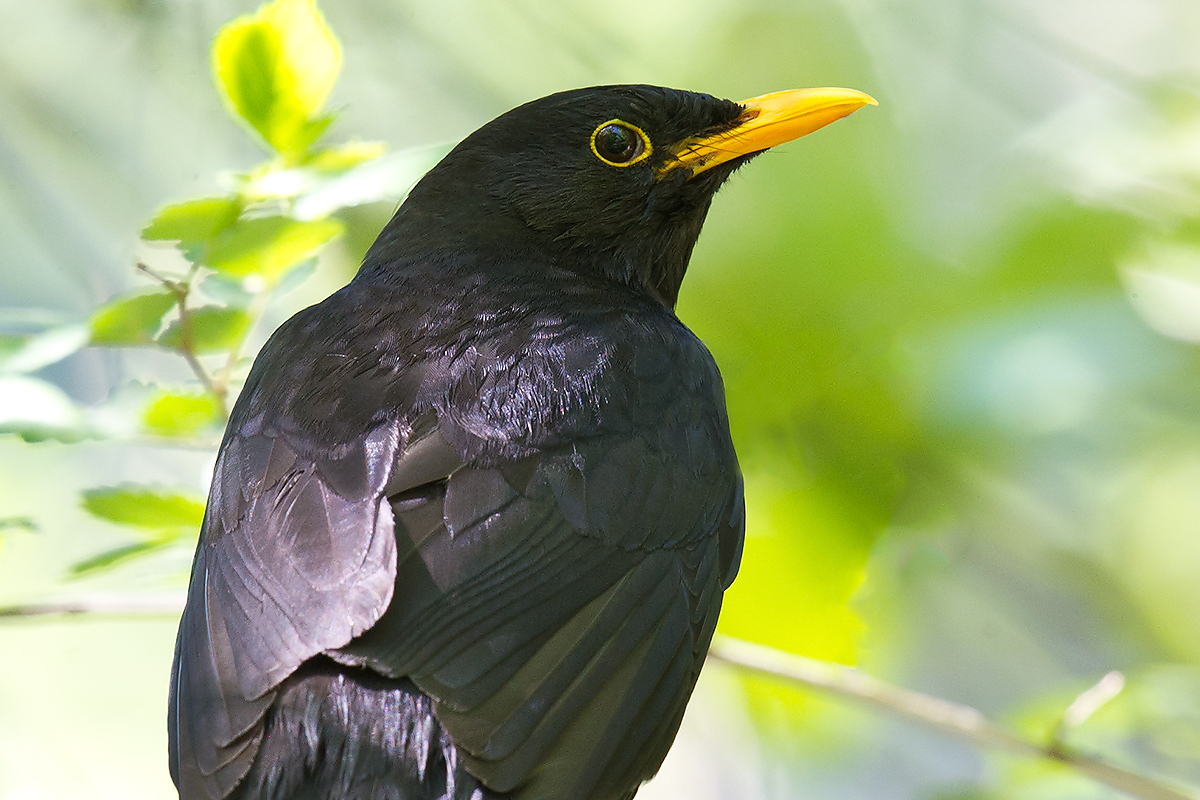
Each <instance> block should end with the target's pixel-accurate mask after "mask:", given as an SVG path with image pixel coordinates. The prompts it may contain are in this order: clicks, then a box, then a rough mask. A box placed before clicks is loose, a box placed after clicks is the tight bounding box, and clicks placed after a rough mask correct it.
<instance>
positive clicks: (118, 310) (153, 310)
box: [88, 292, 175, 345]
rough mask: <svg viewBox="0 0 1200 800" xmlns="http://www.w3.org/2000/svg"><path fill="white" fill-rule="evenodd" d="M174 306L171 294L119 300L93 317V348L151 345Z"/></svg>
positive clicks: (156, 294)
mask: <svg viewBox="0 0 1200 800" xmlns="http://www.w3.org/2000/svg"><path fill="white" fill-rule="evenodd" d="M174 305H175V296H174V295H172V294H170V293H169V292H151V293H148V294H135V295H129V296H126V297H119V298H117V299H116V300H113V301H111V302H109V303H107V304H105V305H103V306H101V307H100V308H99V309H97V311H96V313H94V314H92V318H91V320H90V321H89V323H88V324H89V326H90V328H91V335H92V344H113V345H121V344H150V343H151V342H153V341H154V334H156V333H158V329H159V327H160V326H161V325H162V318H163V315H164V314H166V313H167V311H169V310H170V309H171V308H172V307H173V306H174Z"/></svg>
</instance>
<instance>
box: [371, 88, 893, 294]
mask: <svg viewBox="0 0 1200 800" xmlns="http://www.w3.org/2000/svg"><path fill="white" fill-rule="evenodd" d="M874 103H875V101H874V100H873V99H872V98H870V97H869V96H867V95H865V94H863V93H861V92H857V91H854V90H851V89H830V88H825V89H801V90H796V91H789V92H777V93H774V94H769V95H764V96H762V97H756V98H753V99H751V100H746V101H743V102H740V103H736V102H733V101H730V100H722V99H719V98H715V97H712V96H710V95H707V94H699V93H695V92H686V91H679V90H675V89H666V88H662V87H657V86H636V85H630V86H599V87H593V88H588V89H576V90H573V91H567V92H560V93H558V94H553V95H550V96H548V97H543V98H541V99H539V100H534V101H532V102H529V103H526V104H524V105H522V106H518V107H517V108H514V109H513V110H512V111H509V112H507V113H505V114H502V115H501V116H499V117H497V118H496V119H494V120H492V121H491V122H489V123H488V124H486V125H484V126H483V127H482V128H480V129H479V130H477V131H475V132H474V133H472V134H471V135H470V136H468V137H467V138H466V139H464V140H463V141H462V142H461V143H460V144H459V145H458V146H457V147H455V148H454V150H452V151H451V152H450V153H449V154H448V155H447V156H446V157H445V158H444V159H443V160H442V161H441V162H440V163H439V164H438V165H437V166H436V167H434V168H433V169H432V170H431V171H430V172H429V173H428V174H427V175H426V176H425V177H424V178H423V179H422V180H421V181H420V182H419V183H418V184H417V185H416V186H415V187H414V188H413V190H412V192H411V193H410V195H409V197H408V199H407V200H406V201H405V203H404V205H402V206H401V208H400V209H399V211H398V212H397V214H396V216H395V218H394V219H393V220H392V222H391V223H390V224H389V226H388V228H387V229H385V230H384V232H383V234H381V236H380V238H379V241H377V242H376V244H375V246H374V247H373V248H372V250H371V252H370V253H368V255H367V259H366V261H365V262H364V270H369V271H371V272H378V271H379V270H381V269H396V268H403V265H404V264H406V263H408V264H412V263H415V262H424V263H429V262H430V261H431V260H432V261H433V262H436V263H442V264H456V263H459V264H461V263H463V261H464V260H466V261H469V262H470V263H472V264H480V263H487V264H496V265H503V264H511V263H517V262H519V263H522V264H525V263H530V262H534V261H540V262H542V263H550V264H553V265H555V266H559V267H564V268H566V269H569V270H572V271H575V272H582V273H588V274H592V275H597V274H598V275H601V276H603V277H605V278H608V279H611V280H614V281H619V282H621V283H624V284H626V285H628V286H632V287H634V288H635V289H638V290H641V291H644V292H646V293H648V294H650V295H651V296H653V297H654V298H655V299H657V300H658V301H659V302H661V303H663V304H664V305H666V306H668V307H673V306H674V304H675V300H676V297H677V296H678V292H679V285H680V282H681V281H682V280H683V274H684V271H685V270H686V268H687V263H688V260H689V258H690V257H691V252H692V248H693V246H694V245H695V243H696V239H697V237H698V236H699V235H700V228H701V226H702V225H703V223H704V218H705V215H706V214H707V212H708V207H709V204H710V203H711V201H712V197H713V195H714V194H715V193H716V191H717V189H718V188H719V187H720V186H721V184H722V183H723V182H724V181H725V180H726V178H728V177H729V175H730V174H731V173H732V172H733V171H734V170H735V169H737V168H738V167H739V166H741V165H742V164H744V163H745V162H746V161H748V160H749V159H751V158H753V157H754V156H755V155H757V154H759V153H761V152H763V151H765V150H767V149H769V148H771V147H774V146H775V145H778V144H782V143H783V142H787V141H790V140H792V139H795V138H798V137H800V136H804V135H805V134H807V133H811V132H812V131H815V130H817V129H818V128H821V127H824V126H825V125H827V124H829V123H830V122H833V121H834V120H837V119H840V118H841V117H844V116H846V115H847V114H850V113H852V112H854V111H855V110H857V109H859V108H861V107H862V106H863V105H867V104H874Z"/></svg>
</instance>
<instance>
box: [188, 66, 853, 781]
mask: <svg viewBox="0 0 1200 800" xmlns="http://www.w3.org/2000/svg"><path fill="white" fill-rule="evenodd" d="M873 102H874V101H873V100H871V98H869V97H867V96H866V95H864V94H861V93H859V92H855V91H851V90H847V89H812V90H800V91H794V92H781V93H777V94H773V95H767V96H764V97H761V98H755V99H753V100H749V101H746V102H743V103H734V102H731V101H728V100H719V99H716V98H713V97H710V96H708V95H704V94H695V93H691V92H684V91H675V90H671V89H663V88H658V87H652V86H606V87H598V88H591V89H580V90H577V91H569V92H563V93H560V94H555V95H551V96H550V97H545V98H543V99H541V100H535V101H533V102H531V103H528V104H526V105H523V106H520V107H519V108H516V109H514V110H513V111H510V112H508V113H507V114H504V115H502V116H500V117H499V118H497V119H495V120H493V121H492V122H490V123H488V124H487V125H485V126H484V127H482V128H480V129H479V130H478V131H476V132H475V133H473V134H471V135H470V136H469V137H467V139H466V140H464V141H463V142H462V143H461V144H459V145H458V147H456V148H455V149H454V150H453V151H452V152H451V153H450V154H449V155H447V156H446V158H445V159H444V160H443V161H442V162H441V163H439V164H438V165H437V166H436V167H434V168H433V169H432V170H431V171H430V172H429V174H428V175H426V176H425V177H424V179H422V180H421V181H420V183H418V184H417V185H416V187H414V189H413V190H412V192H411V194H410V195H409V197H408V199H407V200H406V201H405V202H404V204H403V205H402V206H401V207H400V209H399V210H398V211H397V212H396V215H395V217H394V218H393V219H392V220H391V222H390V223H389V224H388V225H387V227H386V228H385V229H384V230H383V232H382V233H381V234H380V236H379V238H378V240H377V241H376V242H375V244H374V246H373V247H372V248H371V249H370V251H369V252H368V253H367V256H366V258H365V260H364V262H363V265H362V268H361V269H360V270H359V272H358V274H357V276H356V277H355V278H354V279H353V280H352V281H351V282H350V283H349V284H348V285H347V286H345V287H344V288H342V289H341V290H339V291H337V292H336V293H334V294H333V295H332V296H330V297H329V298H328V299H326V300H325V301H324V302H321V303H318V304H317V305H315V306H312V307H311V308H307V309H305V310H303V311H301V312H300V313H298V314H296V316H294V317H292V318H291V319H290V320H288V321H287V322H286V323H284V324H283V325H282V326H281V327H280V328H279V330H277V331H276V332H275V333H274V335H273V336H271V338H270V340H269V341H268V342H267V344H266V346H265V347H264V348H263V350H262V352H261V353H260V354H259V356H258V359H257V361H256V362H255V364H254V367H253V368H252V370H251V371H250V375H249V377H248V379H247V382H246V386H245V388H244V389H243V390H242V393H241V396H240V398H239V399H238V401H237V405H236V406H235V408H234V410H233V414H232V417H231V418H230V422H229V427H228V430H227V431H226V433H225V438H224V441H223V442H222V444H221V450H220V455H219V456H218V458H217V464H216V469H215V474H214V476H213V483H212V489H211V492H210V494H209V499H208V510H207V512H206V514H205V518H204V525H203V530H202V534H201V538H200V544H199V547H198V548H197V550H196V557H195V561H194V563H193V567H192V575H191V587H190V589H189V591H188V600H187V607H186V610H185V611H184V614H183V620H182V622H181V623H180V627H179V636H178V639H177V643H176V647H175V663H174V668H173V670H172V677H171V701H170V702H171V705H170V712H169V727H170V763H171V776H172V778H173V779H174V781H175V784H176V785H177V786H178V788H179V793H180V797H181V798H183V800H222V799H223V798H245V799H246V800H251V799H253V800H299V798H313V799H314V800H316V799H317V798H321V799H322V800H324V799H325V798H329V800H350V798H355V799H360V798H361V799H362V800H374V799H375V798H388V799H389V800H417V799H418V798H421V799H422V800H424V799H429V800H432V798H446V799H447V800H456V799H457V798H473V799H474V800H481V799H483V798H501V797H504V798H512V799H513V800H625V799H627V798H630V797H632V796H633V794H634V793H635V792H636V791H637V788H638V786H639V785H641V783H642V782H643V781H645V780H647V779H649V778H650V777H651V776H653V775H654V773H655V771H656V770H657V769H658V767H659V765H660V764H661V763H662V760H663V758H664V757H665V756H666V753H667V749H668V748H669V746H670V744H671V742H672V740H673V739H674V737H675V732H676V730H677V729H678V727H679V722H680V719H681V717H682V716H683V710H684V706H685V705H686V703H687V700H688V696H689V695H690V694H691V691H692V687H693V685H694V683H695V681H696V677H697V675H698V674H699V671H700V667H701V664H702V662H703V661H704V656H705V653H706V651H707V649H708V645H709V640H710V638H711V637H712V633H713V628H714V626H715V625H716V621H717V612H718V610H719V608H720V605H721V596H722V593H723V592H724V590H725V589H726V588H727V587H728V586H729V584H730V582H731V581H732V580H733V576H734V574H735V573H736V571H737V566H738V561H739V558H740V555H741V549H742V531H743V510H742V483H741V477H740V473H739V471H738V465H737V459H736V457H735V455H734V451H733V445H732V443H731V442H730V438H729V429H728V423H727V420H726V412H725V401H724V395H723V389H722V385H721V377H720V374H719V373H718V371H717V367H716V365H715V364H714V362H713V360H712V357H711V356H710V355H709V353H708V351H707V350H706V349H705V347H704V345H703V344H701V343H700V341H699V340H698V339H697V338H696V337H695V336H694V335H693V334H692V333H691V332H690V331H689V330H688V329H687V328H686V327H684V325H683V324H682V323H681V322H680V321H679V319H678V318H676V316H675V314H674V311H673V308H674V305H675V300H676V297H677V296H678V293H679V285H680V282H681V281H682V279H683V275H684V271H685V269H686V268H687V263H688V259H689V257H690V255H691V252H692V247H693V246H694V245H695V243H696V238H697V236H698V235H699V234H700V227H701V224H702V223H703V222H704V217H705V214H706V213H707V211H708V207H709V204H710V202H711V200H712V197H713V194H714V193H715V192H716V190H717V188H718V187H719V186H720V185H721V183H722V182H723V181H724V180H725V179H726V178H727V177H729V175H730V173H731V172H733V170H734V169H736V168H737V167H738V166H739V165H740V164H743V163H744V162H746V161H747V160H748V159H750V158H751V157H753V156H754V155H755V154H757V153H759V152H761V151H762V150H764V149H766V148H768V147H772V146H774V145H776V144H779V143H782V142H785V141H788V140H790V139H794V138H796V137H799V136H802V135H804V134H806V133H809V132H811V131H813V130H816V129H817V128H819V127H821V126H823V125H826V124H828V123H829V122H832V121H834V120H835V119H838V118H840V117H843V116H845V115H847V114H849V113H851V112H852V111H854V110H856V109H857V108H860V107H861V106H862V105H864V104H866V103H873Z"/></svg>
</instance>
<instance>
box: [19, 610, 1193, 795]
mask: <svg viewBox="0 0 1200 800" xmlns="http://www.w3.org/2000/svg"><path fill="white" fill-rule="evenodd" d="M183 603H184V595H183V594H182V593H164V594H157V595H145V594H130V595H119V594H113V595H93V596H86V597H81V598H78V599H74V600H64V601H54V602H46V603H31V604H28V605H16V606H8V607H0V620H3V619H16V618H26V617H47V616H59V617H63V616H77V615H88V616H140V617H149V616H169V617H176V616H178V615H179V614H180V613H181V612H182V610H183ZM708 655H709V658H711V659H713V660H715V661H722V662H725V663H726V664H729V665H731V666H735V667H739V668H742V669H749V670H753V671H755V672H762V673H765V674H767V675H770V676H772V677H775V678H780V679H783V680H785V681H788V682H790V683H799V684H802V685H804V686H808V687H810V688H814V689H819V690H822V691H825V692H829V693H831V694H835V695H838V696H840V697H846V698H850V699H852V700H857V701H859V702H862V703H865V704H866V705H869V706H872V707H874V708H878V709H881V710H883V711H886V712H888V713H890V714H894V715H896V716H900V717H903V718H905V719H908V720H910V721H914V722H920V723H923V724H925V725H928V726H930V727H933V728H935V729H937V730H939V731H942V732H943V733H947V734H950V735H952V736H955V737H958V738H961V739H965V740H967V741H968V742H970V743H971V744H973V745H975V746H977V747H991V748H996V749H1000V750H1007V751H1009V752H1012V753H1016V754H1018V755H1023V756H1030V757H1033V758H1043V759H1046V760H1049V761H1056V762H1058V763H1060V764H1065V765H1067V766H1068V767H1070V768H1072V769H1074V770H1075V771H1076V772H1079V773H1080V774H1082V775H1086V776H1088V777H1089V778H1092V779H1093V780H1095V781H1098V782H1100V783H1103V784H1106V785H1108V786H1111V787H1113V788H1114V789H1119V790H1120V791H1123V792H1125V793H1127V794H1129V795H1132V796H1133V797H1139V798H1143V800H1200V796H1198V795H1196V794H1193V793H1189V792H1188V791H1185V790H1183V789H1178V788H1175V787H1172V786H1168V785H1166V784H1164V783H1161V782H1159V781H1156V780H1154V779H1153V778H1148V777H1146V776H1145V775H1139V774H1138V773H1135V772H1130V771H1129V770H1125V769H1121V768H1120V767H1114V766H1112V765H1111V764H1108V763H1105V762H1103V761H1100V760H1099V759H1097V758H1094V757H1092V756H1088V755H1084V754H1082V753H1077V752H1074V751H1073V750H1070V749H1068V748H1067V746H1066V745H1065V744H1064V743H1063V742H1062V741H1052V742H1051V743H1050V744H1048V745H1042V744H1038V743H1037V742H1032V741H1029V740H1028V739H1025V738H1023V737H1021V736H1019V735H1018V734H1016V733H1013V732H1012V731H1010V730H1008V729H1007V728H1004V727H1003V726H1001V725H998V724H996V723H995V722H992V721H991V720H989V719H988V718H987V717H985V716H984V715H983V714H982V713H980V712H979V711H978V710H977V709H974V708H972V707H970V706H967V705H963V704H961V703H955V702H952V701H950V700H943V699H942V698H940V697H932V696H930V695H927V694H922V693H920V692H914V691H912V690H910V689H904V688H901V687H899V686H893V685H892V684H889V683H886V682H884V681H881V680H879V679H878V678H872V677H871V676H869V675H865V674H863V673H862V672H859V671H858V670H857V669H854V668H853V667H847V666H843V665H841V664H834V663H831V662H828V661H818V660H817V659H812V658H805V657H804V656H798V655H794V654H792V653H785V652H783V651H781V650H775V649H774V648H770V647H764V646H763V645H758V644H753V643H751V642H745V641H741V640H739V639H731V638H729V637H726V636H718V637H716V638H715V639H713V643H712V647H711V648H710V650H709V652H708ZM1115 680H1116V679H1115V678H1112V677H1110V676H1105V679H1103V680H1102V681H1101V684H1100V685H1101V686H1103V687H1105V688H1103V689H1096V688H1093V689H1089V690H1088V692H1085V693H1084V695H1081V697H1086V696H1089V693H1090V694H1092V695H1095V694H1096V693H1100V694H1110V695H1111V693H1112V691H1113V684H1114V683H1115ZM1076 702H1077V703H1078V702H1081V701H1076ZM1086 702H1088V703H1094V702H1095V699H1094V698H1092V699H1089V700H1088V701H1086ZM1074 705H1075V704H1072V706H1074Z"/></svg>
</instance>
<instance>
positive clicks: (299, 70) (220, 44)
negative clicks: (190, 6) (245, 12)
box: [212, 0, 342, 162]
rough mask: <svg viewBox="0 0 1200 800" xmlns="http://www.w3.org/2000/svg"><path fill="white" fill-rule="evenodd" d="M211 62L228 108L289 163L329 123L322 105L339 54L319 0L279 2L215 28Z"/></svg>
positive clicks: (339, 63)
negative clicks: (323, 112)
mask: <svg viewBox="0 0 1200 800" xmlns="http://www.w3.org/2000/svg"><path fill="white" fill-rule="evenodd" d="M212 61H213V72H214V74H215V78H216V83H217V88H218V89H219V90H220V92H221V94H222V96H223V97H224V99H225V102H226V104H227V105H228V107H229V108H230V110H231V111H232V112H233V113H234V114H236V115H237V116H238V117H239V118H240V119H242V120H244V121H245V122H246V123H247V124H248V125H249V126H250V127H251V129H252V130H254V131H255V132H257V133H258V134H259V135H260V136H262V138H263V140H264V141H265V142H266V143H267V144H268V145H270V146H271V147H272V148H273V149H274V150H275V151H277V152H278V153H280V154H281V155H283V156H284V157H285V158H287V159H288V160H289V161H291V162H297V161H299V160H300V159H301V158H302V157H303V156H304V154H305V153H306V152H307V150H308V148H309V147H310V146H311V145H312V143H313V142H315V141H316V140H317V138H319V137H320V135H321V134H322V133H324V131H325V129H326V128H327V127H328V126H329V123H330V122H331V121H332V117H330V116H328V115H323V114H322V110H323V108H324V106H325V101H326V100H327V99H328V97H329V92H330V90H332V89H333V85H334V83H336V81H337V76H338V73H339V72H340V71H341V67H342V52H341V46H340V45H339V44H338V40H337V37H335V36H334V35H333V31H331V30H330V29H329V26H328V25H327V24H326V23H325V19H324V17H323V16H322V15H321V12H320V11H318V10H317V7H316V3H315V2H314V0H275V2H273V3H268V4H267V5H264V6H263V7H261V8H260V9H259V10H258V12H257V13H255V14H254V15H252V16H244V17H239V18H237V19H235V20H234V21H233V22H230V23H229V24H228V25H226V26H225V27H224V28H222V29H221V30H220V32H218V33H217V37H216V39H215V40H214V41H213V51H212Z"/></svg>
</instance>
